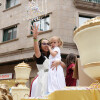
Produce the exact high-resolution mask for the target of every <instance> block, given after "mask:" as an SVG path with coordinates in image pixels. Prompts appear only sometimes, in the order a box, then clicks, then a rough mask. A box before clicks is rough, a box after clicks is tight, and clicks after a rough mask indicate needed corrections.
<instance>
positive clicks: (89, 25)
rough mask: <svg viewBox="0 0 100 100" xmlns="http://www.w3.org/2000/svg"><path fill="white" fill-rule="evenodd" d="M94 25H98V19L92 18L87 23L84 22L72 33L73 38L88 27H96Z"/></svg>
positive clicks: (99, 20)
mask: <svg viewBox="0 0 100 100" xmlns="http://www.w3.org/2000/svg"><path fill="white" fill-rule="evenodd" d="M96 25H100V17H95V18H92V19H90V20H88V21H87V22H85V23H84V24H83V25H82V26H80V27H79V28H77V29H76V30H75V31H74V36H75V35H76V34H77V33H78V32H79V31H81V30H83V29H85V28H88V27H92V26H96Z"/></svg>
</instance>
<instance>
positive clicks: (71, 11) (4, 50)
mask: <svg viewBox="0 0 100 100" xmlns="http://www.w3.org/2000/svg"><path fill="white" fill-rule="evenodd" d="M47 1H48V4H47V7H48V9H47V12H48V13H50V30H49V31H48V32H44V33H43V34H41V35H39V39H40V38H43V37H44V38H47V39H49V38H50V37H51V36H54V35H57V36H59V37H61V39H62V40H63V42H64V45H63V48H61V53H62V54H63V55H65V56H66V55H67V54H69V53H74V54H77V55H79V54H78V50H77V47H76V45H75V43H74V41H73V31H74V28H75V26H77V27H78V26H79V15H87V16H92V17H95V16H99V15H100V12H99V11H98V10H97V11H93V10H91V9H89V10H88V9H84V8H83V9H82V8H81V9H80V8H76V7H75V2H74V1H76V0H47ZM28 2H29V0H20V3H19V4H18V5H16V6H14V7H12V8H9V9H5V8H6V7H5V6H6V0H1V4H2V5H1V6H0V67H1V69H2V70H0V73H8V72H11V73H13V74H14V69H13V68H14V66H15V65H16V64H17V63H16V62H17V61H19V62H20V61H22V60H23V59H32V57H33V54H34V49H33V38H32V35H30V25H31V24H30V21H29V20H27V19H26V16H27V11H26V9H27V4H28ZM13 25H16V26H17V36H16V39H14V40H11V41H7V42H2V38H3V29H5V28H8V27H11V26H13ZM63 59H64V58H63ZM12 62H15V64H12V65H11V66H10V65H8V63H9V64H11V63H12ZM27 63H29V64H30V65H31V67H32V71H31V75H30V77H35V76H36V72H37V68H36V66H35V62H33V61H31V62H28V61H27ZM9 68H10V69H11V70H9ZM79 74H80V73H79ZM84 77H86V76H84ZM80 78H81V76H80ZM80 85H88V84H87V83H86V84H82V80H81V79H80Z"/></svg>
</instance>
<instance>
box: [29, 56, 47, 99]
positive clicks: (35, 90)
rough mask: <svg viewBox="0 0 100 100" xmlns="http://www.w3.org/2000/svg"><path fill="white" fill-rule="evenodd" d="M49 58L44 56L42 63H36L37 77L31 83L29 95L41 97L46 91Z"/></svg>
mask: <svg viewBox="0 0 100 100" xmlns="http://www.w3.org/2000/svg"><path fill="white" fill-rule="evenodd" d="M48 67H49V59H47V58H46V60H45V61H44V63H43V64H41V65H39V64H37V68H38V77H37V78H36V79H35V81H34V82H33V84H32V89H31V97H42V96H45V95H46V94H47V93H48V86H47V85H48V84H47V83H48V70H49V68H48Z"/></svg>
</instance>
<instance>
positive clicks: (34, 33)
mask: <svg viewBox="0 0 100 100" xmlns="http://www.w3.org/2000/svg"><path fill="white" fill-rule="evenodd" d="M38 28H39V25H37V26H36V24H34V27H33V26H32V30H31V31H32V33H33V38H35V39H37V37H38V34H39V33H40V31H38Z"/></svg>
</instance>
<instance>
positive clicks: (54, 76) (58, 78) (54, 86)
mask: <svg viewBox="0 0 100 100" xmlns="http://www.w3.org/2000/svg"><path fill="white" fill-rule="evenodd" d="M53 51H57V52H58V53H57V55H56V56H55V57H53V56H52V55H50V56H49V60H50V67H51V65H52V62H53V61H56V60H61V55H60V49H59V47H55V48H54V49H53ZM50 67H49V68H50ZM65 86H66V85H65V77H64V72H63V68H62V67H61V66H60V65H58V66H57V70H56V68H55V69H54V70H52V68H50V69H49V72H48V92H49V93H51V92H54V91H55V90H60V89H62V88H64V87H65Z"/></svg>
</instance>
